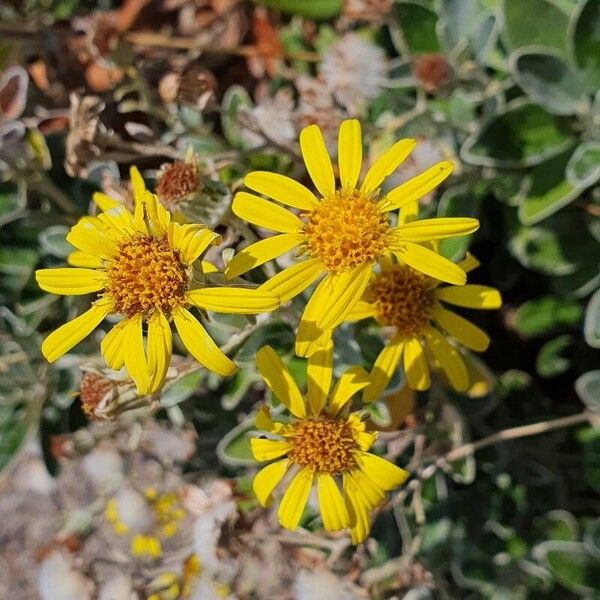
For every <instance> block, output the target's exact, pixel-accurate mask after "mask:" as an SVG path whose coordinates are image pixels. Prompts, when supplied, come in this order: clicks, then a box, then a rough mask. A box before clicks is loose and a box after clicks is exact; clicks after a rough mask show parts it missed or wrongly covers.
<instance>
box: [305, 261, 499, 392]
mask: <svg viewBox="0 0 600 600" xmlns="http://www.w3.org/2000/svg"><path fill="white" fill-rule="evenodd" d="M478 264H479V263H478V262H477V260H476V259H475V258H473V257H472V256H471V255H468V256H467V258H466V259H465V260H464V261H463V262H462V263H461V266H462V267H463V268H464V269H465V271H467V272H468V271H471V270H472V269H474V268H475V267H477V266H478ZM444 303H446V304H451V305H454V306H460V307H465V308H475V309H480V310H494V309H497V308H500V306H501V304H502V298H501V296H500V292H498V290H496V289H495V288H492V287H488V286H485V285H476V284H467V285H464V286H461V287H457V286H440V282H439V281H436V280H434V279H431V278H429V277H427V276H425V275H423V274H422V273H420V272H419V271H416V270H414V269H412V268H410V267H409V266H407V265H402V264H398V263H395V262H392V261H384V262H383V263H382V265H381V270H380V272H379V273H377V274H376V275H374V276H373V278H372V279H371V281H370V283H369V285H368V286H367V289H366V290H365V293H364V295H363V299H362V300H361V301H360V302H359V303H358V304H357V305H356V306H355V307H354V309H353V310H352V312H351V313H350V314H349V315H348V318H347V320H348V321H359V320H362V319H367V318H369V317H373V318H374V319H375V320H376V321H377V322H378V323H379V324H380V325H381V326H382V327H384V328H386V330H388V331H390V332H391V337H390V339H389V340H388V342H387V343H386V345H385V347H384V349H383V350H382V351H381V353H380V354H379V356H378V357H377V359H376V360H375V364H374V366H373V370H372V372H371V385H370V386H368V387H367V388H365V390H364V391H363V400H364V401H365V402H372V401H373V400H376V399H377V398H378V397H379V396H380V395H381V393H382V392H383V391H384V390H385V388H386V386H387V385H388V383H389V381H390V379H391V378H392V376H393V374H394V372H395V371H396V369H397V368H398V365H399V363H400V361H402V364H403V367H404V373H405V376H406V381H407V383H408V386H409V387H410V388H412V389H414V390H425V389H428V388H429V386H430V375H429V366H428V362H429V363H432V364H434V365H436V366H439V367H440V368H441V369H442V371H443V372H444V373H445V375H446V377H447V379H448V381H449V383H450V385H451V386H452V387H453V388H454V389H455V390H456V391H459V392H464V391H466V390H467V389H468V387H469V379H470V378H469V371H468V368H467V365H466V364H465V362H464V360H463V358H462V356H461V354H460V352H459V351H458V350H457V349H456V348H455V346H454V345H453V344H452V343H450V342H449V341H448V340H447V336H450V337H451V338H453V339H455V340H456V341H457V342H458V343H460V344H462V345H463V346H465V347H466V348H469V349H470V350H474V351H476V352H483V351H485V350H486V349H487V347H488V345H489V343H490V338H489V336H488V335H487V334H486V333H485V332H484V331H483V330H482V329H480V328H479V327H477V326H476V325H474V324H473V323H471V322H470V321H468V320H467V319H465V318H464V317H461V316H460V315H458V314H456V313H455V312H453V311H451V310H448V309H447V308H446V307H445V306H444ZM330 335H331V333H330V332H326V333H325V334H324V336H323V337H322V338H321V340H319V342H318V343H321V344H322V343H327V340H328V337H329V336H330ZM314 345H315V344H313V346H314ZM297 350H304V351H307V350H308V344H304V343H302V342H301V343H300V344H297ZM311 351H314V349H312V350H311Z"/></svg>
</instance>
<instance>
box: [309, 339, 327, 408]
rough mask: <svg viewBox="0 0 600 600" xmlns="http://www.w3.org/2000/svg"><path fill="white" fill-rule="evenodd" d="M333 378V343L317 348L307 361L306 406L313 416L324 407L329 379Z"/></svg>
mask: <svg viewBox="0 0 600 600" xmlns="http://www.w3.org/2000/svg"><path fill="white" fill-rule="evenodd" d="M332 377H333V343H332V342H331V340H329V343H328V344H327V345H326V346H324V347H321V348H319V349H318V350H317V351H316V352H314V353H313V354H312V355H311V356H310V357H309V359H308V364H307V367H306V386H307V398H308V405H309V406H310V410H311V412H312V413H313V414H315V415H318V414H319V413H320V412H321V409H322V408H323V406H324V405H325V401H326V400H327V395H328V394H329V388H330V386H331V379H332Z"/></svg>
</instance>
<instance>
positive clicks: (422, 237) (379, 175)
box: [225, 119, 479, 329]
mask: <svg viewBox="0 0 600 600" xmlns="http://www.w3.org/2000/svg"><path fill="white" fill-rule="evenodd" d="M415 145H416V142H415V141H414V140H406V139H405V140H400V141H398V142H397V143H396V144H394V145H393V146H392V147H391V148H390V149H389V150H388V151H387V152H385V153H384V154H383V155H382V156H381V157H380V158H379V159H378V160H377V161H375V163H374V164H373V165H372V166H371V167H370V168H369V170H368V171H367V173H366V175H365V177H364V179H363V181H362V183H361V184H360V185H359V178H360V171H361V167H362V138H361V128H360V124H359V122H358V121H357V120H356V119H350V120H347V121H344V122H343V123H342V124H341V126H340V130H339V137H338V163H339V174H340V177H339V179H340V181H339V185H336V180H335V177H334V172H333V167H332V164H331V160H330V159H329V156H328V154H327V150H326V148H325V142H324V141H323V136H322V134H321V131H320V130H319V128H318V127H317V126H316V125H310V126H309V127H306V128H305V129H303V130H302V132H301V133H300V149H301V151H302V157H303V159H304V163H305V165H306V169H307V171H308V173H309V175H310V177H311V179H312V181H313V183H314V186H315V188H316V190H317V192H318V193H317V194H316V195H315V194H313V193H312V192H311V191H310V190H309V189H308V188H306V187H304V186H303V185H301V184H300V183H298V182H296V181H294V180H292V179H290V178H288V177H285V176H283V175H279V174H276V173H268V172H264V171H258V172H254V173H250V174H248V175H247V176H246V178H245V179H244V183H245V184H246V186H247V187H248V188H250V189H252V190H254V191H255V192H257V193H258V194H262V195H263V196H268V197H269V198H272V199H273V200H275V201H276V202H278V203H280V204H284V205H286V206H288V207H292V208H294V209H296V210H297V211H299V212H300V214H299V215H297V214H296V213H295V212H291V211H290V210H288V209H287V208H284V207H283V206H280V204H276V203H275V202H272V201H271V200H266V199H264V198H262V197H260V196H257V195H255V194H251V193H248V192H239V193H238V194H237V195H236V197H235V199H234V201H233V205H232V209H233V212H234V213H235V214H236V215H237V216H238V217H240V218H242V219H244V220H245V221H248V222H249V223H252V224H254V225H257V226H259V227H262V228H266V229H270V230H272V231H274V232H276V234H277V235H274V236H273V237H269V238H267V239H264V240H261V241H259V242H256V243H254V244H251V245H250V246H248V247H246V248H244V249H243V250H241V251H240V252H239V253H238V254H237V255H236V256H235V257H234V258H233V260H232V261H231V262H230V263H229V265H228V266H227V269H226V272H225V273H226V275H227V276H228V277H236V276H238V275H241V274H242V273H244V272H246V271H248V270H250V269H252V268H254V267H257V266H259V265H262V264H264V263H265V262H267V261H269V260H271V259H273V258H276V257H277V256H279V255H281V254H284V253H285V252H288V251H290V250H293V249H296V250H297V251H298V255H299V257H300V258H301V259H302V260H301V261H300V262H298V263H297V264H294V265H292V266H290V267H288V268H286V269H284V270H283V271H282V272H280V273H278V274H277V275H275V276H274V277H272V278H271V279H270V280H269V281H267V282H266V283H265V284H263V285H262V286H261V289H263V290H265V291H271V292H274V293H277V294H278V295H279V296H280V297H281V301H282V302H286V301H287V300H290V299H291V298H293V297H294V296H296V295H297V294H299V293H301V292H302V291H303V290H305V289H306V288H307V287H308V286H309V285H311V284H312V283H313V282H315V281H317V280H318V279H321V282H320V284H319V285H318V286H317V288H316V290H315V292H314V295H313V297H314V298H315V302H316V304H318V306H319V307H320V311H319V315H318V316H317V323H316V325H317V326H318V327H320V328H324V329H331V328H333V327H335V326H336V325H338V324H339V323H341V322H342V321H343V319H344V318H345V317H346V315H347V314H348V313H349V312H350V311H351V310H352V308H353V307H354V306H355V305H356V303H357V302H358V300H359V299H360V297H361V295H362V293H363V292H364V290H365V288H366V286H367V284H368V282H369V279H370V277H371V273H372V271H373V267H374V266H375V265H376V263H377V261H378V260H379V259H380V258H381V257H383V256H386V255H390V254H393V255H395V256H396V257H397V258H398V260H400V261H402V262H403V263H404V264H407V265H410V266H411V267H413V268H414V269H416V270H418V271H421V272H423V273H425V274H427V275H429V276H431V277H436V278H438V279H440V280H442V281H446V282H448V283H452V284H455V285H463V284H464V283H465V281H466V277H465V273H464V271H463V270H462V269H461V268H460V267H459V266H458V265H456V264H454V263H453V262H451V261H449V260H447V259H446V258H443V257H442V256H440V255H439V254H436V253H435V252H433V251H432V250H430V249H429V248H426V247H424V246H423V245H421V244H422V243H424V242H430V241H432V240H439V239H444V238H450V237H454V236H460V235H466V234H469V233H472V232H473V231H475V230H476V229H477V228H478V226H479V222H478V221H477V219H472V218H437V219H424V220H421V221H417V222H414V223H409V224H407V223H404V222H402V221H399V222H398V223H397V224H396V225H393V224H392V219H391V218H390V212H391V211H395V210H397V209H401V208H402V207H404V206H406V205H408V204H411V205H412V204H414V202H415V200H417V199H418V198H420V197H421V196H424V195H425V194H427V193H429V192H430V191H431V190H433V189H434V188H435V187H436V186H437V185H439V184H440V183H441V182H442V181H443V180H444V179H446V177H448V175H450V173H451V172H452V169H453V166H452V164H451V163H450V162H448V161H443V162H440V163H438V164H436V165H434V166H433V167H431V168H429V169H428V170H427V171H425V172H424V173H422V174H420V175H418V176H417V177H415V178H414V179H412V180H410V181H408V182H406V183H403V184H402V185H400V186H399V187H397V188H395V189H393V190H391V191H390V192H387V193H383V192H381V185H382V183H383V181H384V179H385V178H386V177H387V176H389V175H390V174H391V173H392V172H393V171H394V170H395V169H396V168H397V167H398V166H399V165H400V163H401V162H402V161H403V160H404V159H405V158H406V157H407V156H408V155H409V154H410V152H411V151H412V150H413V149H414V147H415ZM303 320H304V316H303Z"/></svg>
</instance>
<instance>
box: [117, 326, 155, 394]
mask: <svg viewBox="0 0 600 600" xmlns="http://www.w3.org/2000/svg"><path fill="white" fill-rule="evenodd" d="M142 320H143V319H142V315H141V314H137V315H135V316H133V317H131V318H129V319H127V320H126V321H125V327H124V331H123V336H124V339H125V351H124V352H123V359H124V361H125V367H126V368H127V372H128V373H129V377H131V379H133V380H134V381H135V385H136V388H137V392H138V394H140V395H146V394H147V393H148V392H149V389H150V373H149V371H148V360H147V358H146V351H145V349H144V334H143V331H142Z"/></svg>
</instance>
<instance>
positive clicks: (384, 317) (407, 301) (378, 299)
mask: <svg viewBox="0 0 600 600" xmlns="http://www.w3.org/2000/svg"><path fill="white" fill-rule="evenodd" d="M430 289H431V284H430V280H429V278H428V277H427V276H425V275H423V274H422V273H419V272H418V271H415V270H414V269H411V268H410V267H407V266H404V265H396V266H394V267H393V268H392V269H386V270H384V271H382V272H381V273H379V274H378V275H377V276H376V277H375V279H374V280H373V282H372V283H370V284H369V287H368V288H367V291H366V299H367V300H368V301H369V302H371V303H372V304H374V305H375V310H376V318H377V320H378V321H379V322H380V323H381V324H382V325H392V326H394V327H396V328H397V329H398V331H400V332H401V333H403V334H404V335H406V336H412V335H415V334H418V333H419V332H420V331H421V329H422V328H423V327H424V326H425V325H427V323H428V322H429V318H430V311H431V308H432V306H433V298H432V296H431V294H430Z"/></svg>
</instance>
